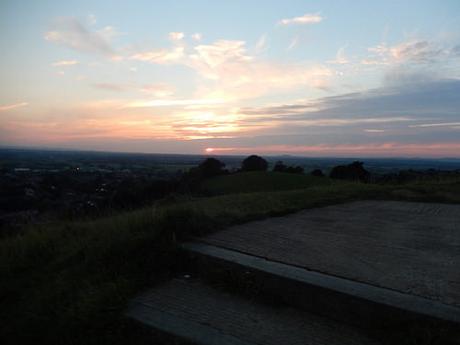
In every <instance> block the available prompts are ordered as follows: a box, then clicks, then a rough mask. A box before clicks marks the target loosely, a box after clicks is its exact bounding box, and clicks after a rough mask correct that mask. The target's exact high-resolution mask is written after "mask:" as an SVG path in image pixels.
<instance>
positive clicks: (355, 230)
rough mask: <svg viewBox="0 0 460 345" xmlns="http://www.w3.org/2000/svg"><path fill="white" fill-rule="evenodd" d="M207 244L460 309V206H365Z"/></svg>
mask: <svg viewBox="0 0 460 345" xmlns="http://www.w3.org/2000/svg"><path fill="white" fill-rule="evenodd" d="M200 241H202V242H205V243H208V244H212V245H215V246H219V247H223V248H227V249H231V250H235V251H240V252H242V253H246V254H250V255H255V256H259V257H263V258H267V259H268V260H272V261H278V262H282V263H286V264H289V265H294V266H299V267H303V268H306V269H309V270H313V271H318V272H322V273H326V274H330V275H335V276H338V277H343V278H346V279H350V280H355V281H359V282H363V283H367V284H372V285H376V286H380V287H383V288H387V289H393V290H397V291H400V292H403V293H407V294H413V295H418V296H421V297H424V298H429V299H432V300H437V301H440V302H442V303H445V304H448V305H455V306H460V205H445V204H427V203H413V202H396V201H360V202H353V203H349V204H343V205H335V206H329V207H324V208H318V209H311V210H306V211H302V212H299V213H297V214H293V215H290V216H286V217H280V218H270V219H267V220H263V221H257V222H251V223H247V224H243V225H239V226H235V227H231V228H228V229H226V230H223V231H221V232H218V233H215V234H212V235H210V236H207V237H204V238H201V239H200Z"/></svg>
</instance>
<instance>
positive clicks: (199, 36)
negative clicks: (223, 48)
mask: <svg viewBox="0 0 460 345" xmlns="http://www.w3.org/2000/svg"><path fill="white" fill-rule="evenodd" d="M191 37H192V40H194V41H197V42H199V41H201V39H202V38H203V35H202V34H200V33H199V32H195V33H194V34H192V36H191Z"/></svg>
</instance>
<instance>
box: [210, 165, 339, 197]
mask: <svg viewBox="0 0 460 345" xmlns="http://www.w3.org/2000/svg"><path fill="white" fill-rule="evenodd" d="M336 183H337V181H335V180H331V179H329V178H327V177H324V178H322V177H316V176H311V175H304V174H288V173H282V172H260V171H253V172H244V173H237V174H232V175H223V176H218V177H214V178H212V179H209V180H207V181H205V183H204V184H203V185H202V189H203V190H204V191H205V192H208V193H210V194H234V193H252V192H274V191H280V190H293V189H301V188H308V187H312V186H325V185H334V184H336Z"/></svg>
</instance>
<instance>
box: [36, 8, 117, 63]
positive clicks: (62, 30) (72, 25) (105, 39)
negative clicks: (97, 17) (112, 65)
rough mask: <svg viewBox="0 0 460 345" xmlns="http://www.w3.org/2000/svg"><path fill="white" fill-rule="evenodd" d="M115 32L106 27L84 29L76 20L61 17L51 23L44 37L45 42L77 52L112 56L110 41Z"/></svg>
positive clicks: (111, 28)
mask: <svg viewBox="0 0 460 345" xmlns="http://www.w3.org/2000/svg"><path fill="white" fill-rule="evenodd" d="M116 34H117V33H116V30H115V29H114V28H113V27H111V26H106V27H104V28H102V29H101V30H98V31H94V30H89V29H88V28H86V27H85V26H84V25H83V24H82V23H80V22H79V21H78V20H77V19H76V18H73V17H61V18H58V19H56V21H55V22H54V23H53V26H52V29H51V30H50V31H47V32H46V33H45V35H44V38H45V40H47V41H49V42H53V43H55V44H59V45H63V46H66V47H68V48H72V49H74V50H77V51H82V52H86V53H95V54H101V55H114V53H115V52H114V49H113V48H112V46H111V44H110V40H111V39H112V38H113V37H114V36H115V35H116Z"/></svg>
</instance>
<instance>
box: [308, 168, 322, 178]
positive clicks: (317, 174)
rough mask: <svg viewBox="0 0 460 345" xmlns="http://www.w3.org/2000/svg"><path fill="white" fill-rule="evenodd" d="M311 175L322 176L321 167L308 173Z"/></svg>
mask: <svg viewBox="0 0 460 345" xmlns="http://www.w3.org/2000/svg"><path fill="white" fill-rule="evenodd" d="M310 175H311V176H316V177H324V174H323V172H322V171H321V169H315V170H313V171H312V172H311V173H310Z"/></svg>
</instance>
